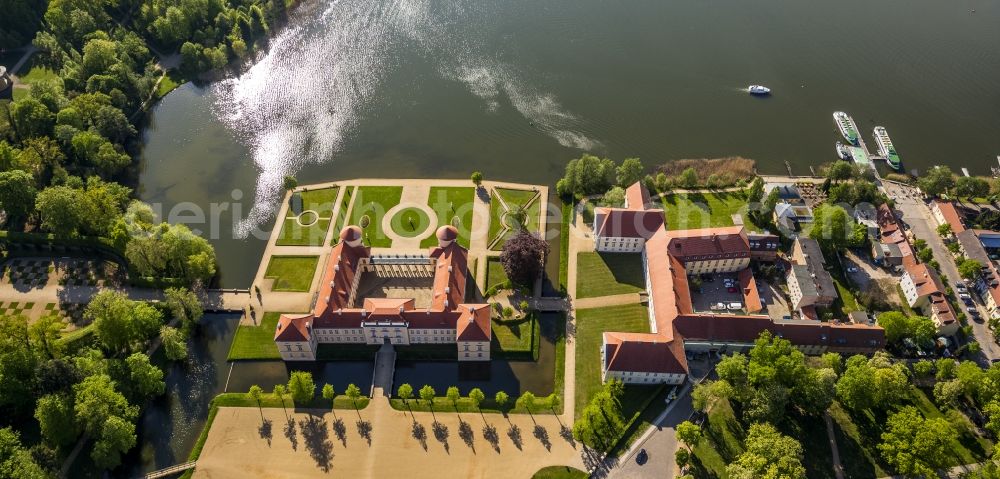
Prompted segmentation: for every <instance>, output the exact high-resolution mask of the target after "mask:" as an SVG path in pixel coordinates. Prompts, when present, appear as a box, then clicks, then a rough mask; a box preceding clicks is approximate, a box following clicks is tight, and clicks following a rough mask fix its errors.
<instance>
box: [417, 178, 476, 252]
mask: <svg viewBox="0 0 1000 479" xmlns="http://www.w3.org/2000/svg"><path fill="white" fill-rule="evenodd" d="M475 199H476V189H475V188H468V187H461V186H456V187H439V186H434V187H431V192H430V195H428V198H427V205H428V206H430V207H431V209H433V210H434V212H435V213H436V214H437V226H443V225H448V224H450V225H452V226H454V227H456V228H458V244H460V245H462V246H464V247H466V248H468V247H469V237H470V235H471V233H472V210H473V205H474V204H475ZM436 245H437V237H435V236H434V235H431V236H428V237H427V238H424V240H423V241H421V242H420V246H421V247H424V248H428V247H431V246H436Z"/></svg>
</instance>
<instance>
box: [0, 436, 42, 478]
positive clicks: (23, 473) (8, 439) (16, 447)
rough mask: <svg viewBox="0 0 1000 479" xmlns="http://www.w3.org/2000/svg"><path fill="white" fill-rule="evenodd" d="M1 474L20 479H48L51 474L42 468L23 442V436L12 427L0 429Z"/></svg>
mask: <svg viewBox="0 0 1000 479" xmlns="http://www.w3.org/2000/svg"><path fill="white" fill-rule="evenodd" d="M0 474H2V475H3V476H4V477H11V478H14V477H16V478H18V479H48V478H49V477H51V475H50V474H49V473H48V472H46V471H45V470H44V469H42V466H40V465H39V464H38V463H37V462H36V461H35V458H34V457H33V456H32V455H31V452H30V451H28V450H27V449H25V447H24V446H23V445H22V444H21V437H20V435H19V434H18V432H17V431H15V430H13V429H11V428H10V427H5V428H2V429H0Z"/></svg>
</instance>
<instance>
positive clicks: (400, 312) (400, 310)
mask: <svg viewBox="0 0 1000 479" xmlns="http://www.w3.org/2000/svg"><path fill="white" fill-rule="evenodd" d="M399 314H403V307H402V306H400V307H399Z"/></svg>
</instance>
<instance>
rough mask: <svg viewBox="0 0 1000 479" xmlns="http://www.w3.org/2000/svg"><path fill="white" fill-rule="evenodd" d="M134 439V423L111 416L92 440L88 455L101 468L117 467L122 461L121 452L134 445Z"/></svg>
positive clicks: (123, 452)
mask: <svg viewBox="0 0 1000 479" xmlns="http://www.w3.org/2000/svg"><path fill="white" fill-rule="evenodd" d="M136 440H137V438H136V435H135V424H133V423H132V421H129V420H126V419H124V418H120V417H118V416H111V417H109V418H108V420H107V422H105V423H104V427H102V428H101V433H100V435H99V436H97V440H96V441H94V448H93V449H91V451H90V457H91V458H92V459H93V460H94V464H95V465H96V466H97V467H100V468H102V469H112V468H115V467H118V466H119V465H120V464H121V462H122V461H121V457H122V454H125V453H126V452H128V450H129V449H132V448H133V447H135V443H136Z"/></svg>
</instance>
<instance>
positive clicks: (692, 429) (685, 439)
mask: <svg viewBox="0 0 1000 479" xmlns="http://www.w3.org/2000/svg"><path fill="white" fill-rule="evenodd" d="M675 430H676V432H677V440H678V441H680V442H681V443H682V444H684V445H685V446H687V448H688V450H691V449H693V448H694V446H695V445H696V444H698V441H699V440H701V427H700V426H698V425H697V424H694V423H692V422H691V421H684V422H682V423H680V424H678V425H677V427H676V428H675Z"/></svg>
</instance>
